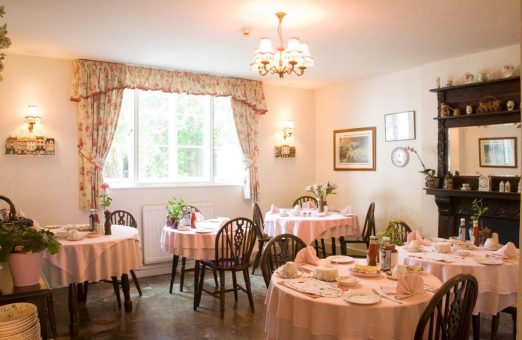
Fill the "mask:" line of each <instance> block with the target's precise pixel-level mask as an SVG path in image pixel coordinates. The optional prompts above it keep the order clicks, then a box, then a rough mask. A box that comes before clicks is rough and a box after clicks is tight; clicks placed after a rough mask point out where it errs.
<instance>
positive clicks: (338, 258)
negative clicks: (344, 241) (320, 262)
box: [326, 255, 354, 264]
mask: <svg viewBox="0 0 522 340" xmlns="http://www.w3.org/2000/svg"><path fill="white" fill-rule="evenodd" d="M326 259H327V260H328V261H330V262H332V263H341V264H342V263H351V262H353V261H354V258H353V257H351V256H345V255H333V256H328V257H327V258H326Z"/></svg>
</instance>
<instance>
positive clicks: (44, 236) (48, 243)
mask: <svg viewBox="0 0 522 340" xmlns="http://www.w3.org/2000/svg"><path fill="white" fill-rule="evenodd" d="M60 247H61V245H60V243H59V242H58V240H56V238H55V237H54V234H53V233H52V232H50V231H46V230H36V229H33V228H31V227H27V226H26V225H25V224H24V223H21V222H18V221H14V222H7V223H6V222H1V221H0V262H4V261H5V260H7V258H8V257H9V254H11V253H30V252H32V253H39V252H41V251H44V250H47V251H48V252H49V254H51V255H52V254H56V253H57V252H59V251H60Z"/></svg>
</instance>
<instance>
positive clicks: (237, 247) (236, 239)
mask: <svg viewBox="0 0 522 340" xmlns="http://www.w3.org/2000/svg"><path fill="white" fill-rule="evenodd" d="M256 236H257V234H256V230H255V226H254V222H252V221H251V220H249V219H248V218H244V217H238V218H235V219H233V220H231V221H228V222H227V223H226V224H225V225H224V226H223V227H221V229H220V230H219V231H218V233H217V235H216V244H215V245H216V246H215V248H216V256H215V259H214V260H203V261H200V267H199V268H197V270H198V271H199V284H198V287H197V290H196V295H195V296H194V310H196V309H197V308H198V307H199V304H200V301H201V295H202V293H203V292H206V293H209V294H210V295H212V296H213V297H216V298H219V302H220V311H221V319H223V318H224V317H225V293H227V292H234V298H235V300H236V301H237V292H238V290H239V289H240V290H242V291H244V292H246V293H247V295H248V300H249V302H250V309H251V310H252V313H254V299H253V297H252V290H251V287H250V277H249V272H248V267H249V265H250V255H251V254H252V249H253V248H254V245H255V243H256ZM207 267H208V268H210V269H212V270H216V271H218V272H219V289H216V290H214V291H208V290H206V289H204V288H203V283H204V281H205V270H206V268H207ZM227 271H229V272H232V282H233V288H232V289H225V272H227ZM238 271H242V272H243V278H244V280H245V287H241V286H240V285H238V284H237V279H236V272H238Z"/></svg>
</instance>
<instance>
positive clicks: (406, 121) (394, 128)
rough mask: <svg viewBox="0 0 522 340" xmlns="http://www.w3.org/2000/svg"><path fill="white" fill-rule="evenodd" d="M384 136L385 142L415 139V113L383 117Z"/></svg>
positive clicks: (393, 114) (409, 112)
mask: <svg viewBox="0 0 522 340" xmlns="http://www.w3.org/2000/svg"><path fill="white" fill-rule="evenodd" d="M384 135H385V137H384V138H385V140H386V141H387V142H392V141H396V140H408V139H415V111H405V112H397V113H389V114H386V115H384Z"/></svg>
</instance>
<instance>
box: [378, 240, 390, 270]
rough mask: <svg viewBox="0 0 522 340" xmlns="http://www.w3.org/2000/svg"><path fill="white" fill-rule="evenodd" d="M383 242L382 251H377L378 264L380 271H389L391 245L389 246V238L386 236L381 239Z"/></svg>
mask: <svg viewBox="0 0 522 340" xmlns="http://www.w3.org/2000/svg"><path fill="white" fill-rule="evenodd" d="M382 241H383V247H382V249H379V264H380V265H381V270H382V271H389V270H391V252H392V248H391V244H390V238H389V237H388V236H384V237H383V238H382Z"/></svg>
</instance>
